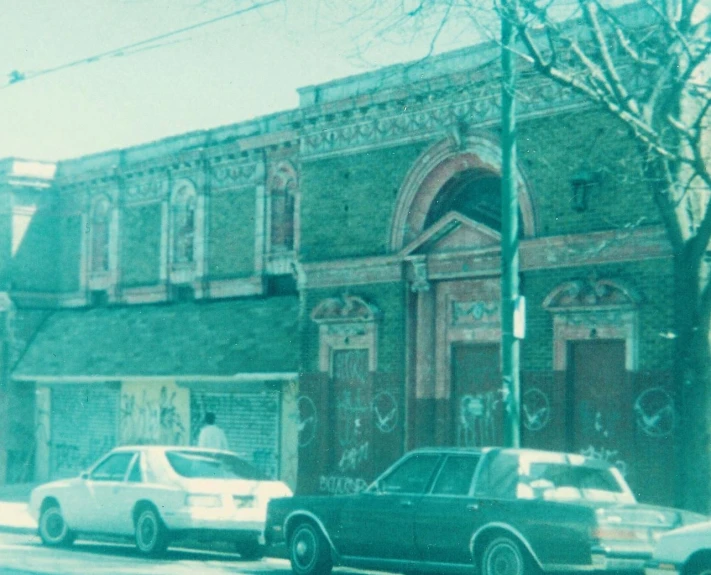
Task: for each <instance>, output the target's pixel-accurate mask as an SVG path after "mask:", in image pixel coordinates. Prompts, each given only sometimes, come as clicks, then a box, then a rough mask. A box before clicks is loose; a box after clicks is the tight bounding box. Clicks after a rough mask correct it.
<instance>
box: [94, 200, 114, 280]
mask: <svg viewBox="0 0 711 575" xmlns="http://www.w3.org/2000/svg"><path fill="white" fill-rule="evenodd" d="M110 241H111V201H110V200H109V199H108V198H107V197H106V196H102V197H100V198H98V199H97V200H95V201H94V204H93V205H92V209H91V260H90V261H91V271H92V273H104V272H108V271H109V244H110Z"/></svg>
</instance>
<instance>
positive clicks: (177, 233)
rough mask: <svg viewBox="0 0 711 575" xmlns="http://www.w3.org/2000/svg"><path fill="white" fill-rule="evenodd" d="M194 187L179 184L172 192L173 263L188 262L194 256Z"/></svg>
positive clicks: (191, 260) (190, 261)
mask: <svg viewBox="0 0 711 575" xmlns="http://www.w3.org/2000/svg"><path fill="white" fill-rule="evenodd" d="M195 207H196V194H195V188H194V187H193V186H192V185H190V184H187V183H186V184H183V185H181V186H179V187H178V188H177V189H176V191H175V193H174V194H173V199H172V205H171V211H172V214H171V227H172V233H173V246H172V248H173V263H174V264H189V263H192V262H193V260H194V256H195Z"/></svg>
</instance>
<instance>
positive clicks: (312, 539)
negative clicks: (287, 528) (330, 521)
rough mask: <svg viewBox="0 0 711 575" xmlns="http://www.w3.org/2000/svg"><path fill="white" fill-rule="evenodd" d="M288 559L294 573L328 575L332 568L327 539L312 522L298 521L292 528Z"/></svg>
mask: <svg viewBox="0 0 711 575" xmlns="http://www.w3.org/2000/svg"><path fill="white" fill-rule="evenodd" d="M289 560H290V561H291V569H292V571H293V572H294V573H295V575H329V573H331V570H332V569H333V561H332V559H331V549H330V547H329V545H328V541H326V538H325V537H324V536H323V533H321V531H320V530H319V529H317V528H316V526H315V525H313V524H312V523H300V524H299V525H297V526H296V527H295V528H294V532H293V534H292V535H291V538H290V540H289Z"/></svg>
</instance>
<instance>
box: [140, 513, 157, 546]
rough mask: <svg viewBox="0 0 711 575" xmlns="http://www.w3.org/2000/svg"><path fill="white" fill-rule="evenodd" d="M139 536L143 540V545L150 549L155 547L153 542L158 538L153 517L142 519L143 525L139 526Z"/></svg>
mask: <svg viewBox="0 0 711 575" xmlns="http://www.w3.org/2000/svg"><path fill="white" fill-rule="evenodd" d="M139 535H140V540H141V545H142V546H143V547H144V548H146V549H149V548H151V547H153V542H154V539H155V536H156V525H155V521H154V520H153V518H152V517H150V516H146V517H142V518H141V523H140V525H139Z"/></svg>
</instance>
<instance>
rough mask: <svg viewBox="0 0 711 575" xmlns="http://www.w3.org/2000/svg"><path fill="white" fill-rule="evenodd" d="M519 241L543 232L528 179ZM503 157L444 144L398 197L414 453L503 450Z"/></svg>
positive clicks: (396, 224) (492, 150)
mask: <svg viewBox="0 0 711 575" xmlns="http://www.w3.org/2000/svg"><path fill="white" fill-rule="evenodd" d="M517 180H518V182H519V199H520V205H521V210H520V222H521V226H520V229H521V236H522V237H530V236H533V235H534V232H535V221H534V212H533V207H532V203H531V201H530V198H529V194H528V190H527V187H526V186H525V182H524V180H523V178H522V177H521V176H520V174H517ZM500 230H501V197H500V151H499V149H498V146H496V144H494V143H493V142H491V141H489V140H486V139H483V138H478V137H470V138H466V139H464V140H462V141H461V142H459V144H458V145H457V144H456V143H455V142H453V141H444V142H440V143H439V144H436V145H435V146H433V147H432V148H430V149H429V150H427V151H426V152H425V153H424V154H423V155H422V156H421V157H420V159H419V160H418V162H417V163H416V164H415V166H413V168H412V170H411V171H410V174H409V175H408V177H407V178H406V180H405V182H404V184H403V187H402V188H401V190H400V193H399V195H398V202H397V207H396V212H395V215H394V217H393V225H392V230H391V247H392V248H393V249H394V250H398V251H399V252H400V254H401V256H402V258H403V260H404V262H405V265H406V270H405V273H406V276H407V278H408V280H409V282H410V288H411V289H410V290H409V294H410V295H409V298H410V303H409V314H408V333H409V338H408V350H409V352H408V390H409V394H408V407H409V408H408V426H407V427H408V441H407V443H408V447H415V446H419V445H431V444H439V445H462V446H473V445H496V444H500V443H501V442H502V440H503V434H502V431H503V413H504V412H503V402H502V399H503V398H502V396H501V393H500V391H499V390H500V388H501V368H500V345H499V342H500V338H501V329H500V299H501V295H500V243H501V239H500Z"/></svg>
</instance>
